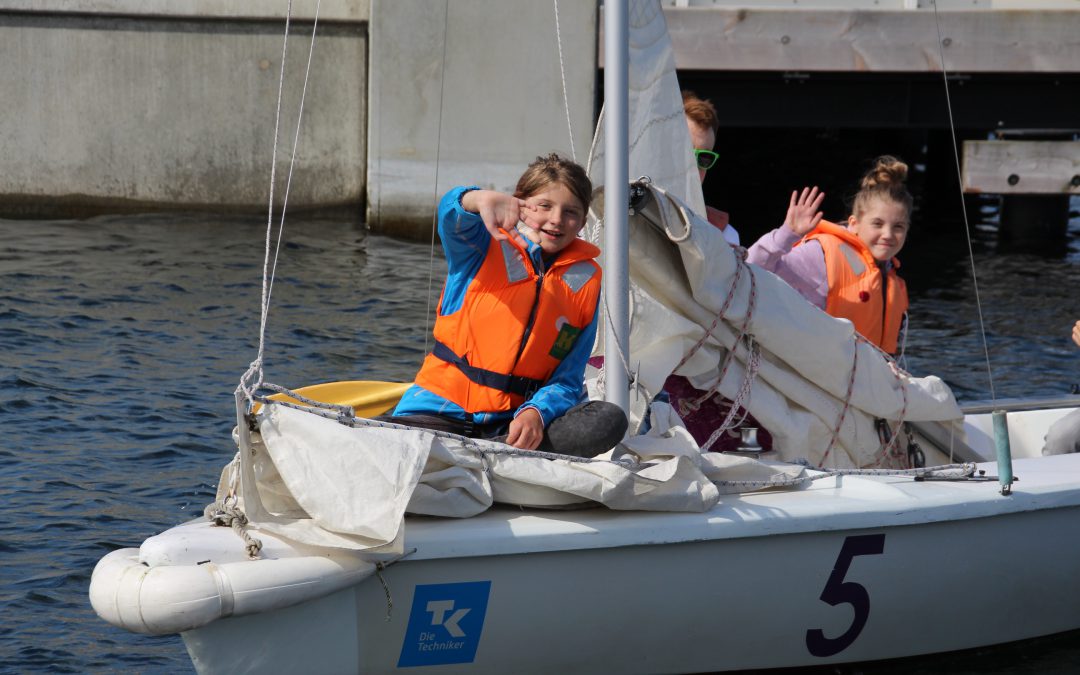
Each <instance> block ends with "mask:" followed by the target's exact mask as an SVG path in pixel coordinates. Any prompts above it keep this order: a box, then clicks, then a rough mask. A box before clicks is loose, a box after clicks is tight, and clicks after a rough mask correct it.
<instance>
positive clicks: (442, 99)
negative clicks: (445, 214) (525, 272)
mask: <svg viewBox="0 0 1080 675" xmlns="http://www.w3.org/2000/svg"><path fill="white" fill-rule="evenodd" d="M449 23H450V0H445V2H444V3H443V38H442V49H443V53H442V59H440V60H439V65H440V70H439V124H438V127H437V128H436V131H435V184H434V185H433V186H432V192H433V193H434V195H435V213H433V214H432V216H431V243H430V244H429V247H428V283H427V311H425V312H424V353H425V354H427V353H428V338H429V337H430V336H431V331H432V328H431V298H432V295H431V288H432V286H433V285H434V283H435V233H436V232H437V231H438V229H439V166H440V165H441V163H442V162H441V158H442V123H443V109H444V108H443V106H444V105H445V103H446V36H447V24H449Z"/></svg>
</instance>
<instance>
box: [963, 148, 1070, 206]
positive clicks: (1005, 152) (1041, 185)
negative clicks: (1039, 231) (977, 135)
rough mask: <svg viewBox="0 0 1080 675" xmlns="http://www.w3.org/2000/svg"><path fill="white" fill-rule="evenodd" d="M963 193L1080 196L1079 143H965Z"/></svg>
mask: <svg viewBox="0 0 1080 675" xmlns="http://www.w3.org/2000/svg"><path fill="white" fill-rule="evenodd" d="M963 158H964V162H963V171H962V172H961V174H962V176H963V187H964V192H968V193H979V192H990V193H995V194H1046V195H1049V194H1055V195H1061V194H1074V195H1080V141H1021V140H1003V141H964V148H963Z"/></svg>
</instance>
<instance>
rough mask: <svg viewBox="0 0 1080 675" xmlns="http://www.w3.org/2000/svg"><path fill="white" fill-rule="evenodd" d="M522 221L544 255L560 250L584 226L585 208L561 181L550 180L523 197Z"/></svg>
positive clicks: (567, 244) (571, 240)
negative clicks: (541, 188)
mask: <svg viewBox="0 0 1080 675" xmlns="http://www.w3.org/2000/svg"><path fill="white" fill-rule="evenodd" d="M525 203H526V204H527V209H526V211H525V212H524V214H523V215H524V221H525V224H526V225H528V227H529V229H530V231H531V233H532V234H533V235H535V236H530V237H529V238H530V239H532V240H533V241H534V242H536V243H537V244H539V246H540V248H541V249H542V250H543V252H544V253H545V254H547V255H553V254H555V253H559V252H560V251H562V250H563V249H564V248H566V247H567V246H569V245H570V243H571V242H573V241H574V239H576V238H577V235H578V232H580V231H581V228H582V227H584V225H585V207H584V205H582V203H581V200H579V199H578V198H577V197H575V196H574V193H572V192H570V189H569V188H567V187H566V186H565V185H563V184H562V183H551V184H549V185H548V186H547V187H545V188H544V189H543V190H541V191H540V192H536V193H534V194H532V195H531V196H529V197H527V198H526V199H525Z"/></svg>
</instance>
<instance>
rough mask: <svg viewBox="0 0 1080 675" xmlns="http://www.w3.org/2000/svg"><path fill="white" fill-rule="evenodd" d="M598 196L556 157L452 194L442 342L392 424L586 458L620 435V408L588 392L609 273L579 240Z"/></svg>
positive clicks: (445, 227)
mask: <svg viewBox="0 0 1080 675" xmlns="http://www.w3.org/2000/svg"><path fill="white" fill-rule="evenodd" d="M591 197H592V183H591V182H590V181H589V177H588V176H587V175H586V173H585V170H584V169H582V168H581V167H580V166H579V165H577V164H575V163H574V162H571V161H569V160H566V159H563V158H562V157H559V156H558V155H556V154H551V155H548V156H547V157H538V158H537V159H536V161H534V162H533V163H532V164H530V165H529V167H528V168H527V169H526V170H525V173H523V174H522V176H521V178H520V179H519V180H518V183H517V188H516V190H515V191H514V194H512V195H509V194H504V193H501V192H495V191H491V190H481V189H479V188H476V187H457V188H454V189H453V190H450V191H449V192H448V193H446V195H445V196H444V197H443V198H442V201H441V203H440V204H439V236H440V238H441V240H442V245H443V250H444V251H445V253H446V260H447V264H448V268H449V269H448V274H447V279H446V283H445V285H444V287H443V292H442V297H441V298H440V300H439V306H438V312H437V317H436V319H435V328H434V336H435V347H434V349H433V350H432V352H431V353H430V354H428V356H427V357H426V358H425V359H424V363H423V365H422V367H421V368H420V372H419V373H418V374H417V376H416V380H415V383H414V384H413V386H412V387H410V388H409V389H408V390H407V391H406V392H405V395H404V396H403V397H402V399H401V402H400V403H399V404H398V406H397V408H395V409H394V412H393V414H392V416H391V417H389V418H384V419H390V421H393V422H396V423H399V424H406V425H409V426H417V427H425V428H431V429H438V430H442V431H449V432H451V433H456V434H461V435H465V436H471V437H477V438H496V439H498V440H502V441H504V442H506V443H508V444H509V445H512V446H514V447H517V448H521V449H524V450H543V451H547V452H555V453H559V454H567V455H576V456H582V457H585V456H589V457H591V456H594V455H598V454H600V453H602V452H605V451H607V450H609V449H611V448H612V447H613V446H614V445H615V444H616V443H618V442H619V441H620V440H621V439H622V437H623V435H624V434H625V433H626V427H627V421H626V416H625V415H624V414H623V411H622V410H621V409H620V408H619V407H618V406H615V405H613V404H610V403H606V402H603V401H587V400H586V396H585V387H584V374H585V362H586V360H587V358H588V355H589V352H590V351H591V350H592V346H593V341H594V339H595V337H596V322H597V312H596V309H597V305H598V302H599V298H600V278H601V270H600V266H599V265H597V264H596V262H595V260H594V259H595V258H596V257H597V256H598V255H599V254H600V250H599V249H598V248H597V247H596V246H593V245H592V244H590V243H588V242H586V241H585V240H583V239H579V238H578V236H577V235H578V232H579V231H580V230H581V228H582V226H584V224H585V214H586V213H587V211H588V207H589V201H590V199H591Z"/></svg>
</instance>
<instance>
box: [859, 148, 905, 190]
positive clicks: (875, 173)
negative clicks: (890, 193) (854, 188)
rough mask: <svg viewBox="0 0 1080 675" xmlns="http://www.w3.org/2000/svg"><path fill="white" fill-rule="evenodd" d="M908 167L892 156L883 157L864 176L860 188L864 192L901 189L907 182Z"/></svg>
mask: <svg viewBox="0 0 1080 675" xmlns="http://www.w3.org/2000/svg"><path fill="white" fill-rule="evenodd" d="M907 175H908V165H907V164H905V163H904V162H902V161H900V160H899V159H897V158H896V157H893V156H892V155H882V156H881V157H878V158H877V159H876V160H875V161H874V166H873V168H871V169H870V170H869V171H867V172H866V175H865V176H863V179H862V183H861V184H860V185H859V187H860V188H861V189H863V190H873V189H875V188H878V189H889V188H898V187H901V186H902V185H903V184H904V182H905V181H906V180H907Z"/></svg>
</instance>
